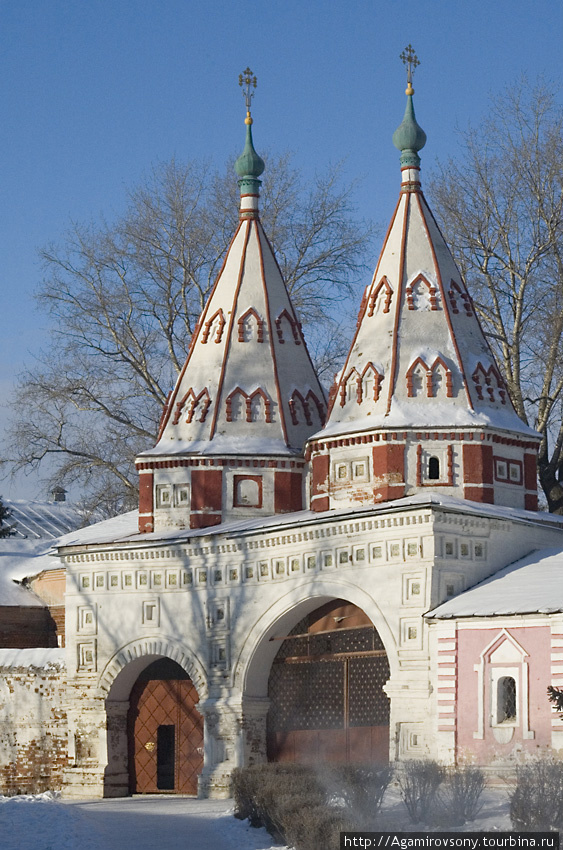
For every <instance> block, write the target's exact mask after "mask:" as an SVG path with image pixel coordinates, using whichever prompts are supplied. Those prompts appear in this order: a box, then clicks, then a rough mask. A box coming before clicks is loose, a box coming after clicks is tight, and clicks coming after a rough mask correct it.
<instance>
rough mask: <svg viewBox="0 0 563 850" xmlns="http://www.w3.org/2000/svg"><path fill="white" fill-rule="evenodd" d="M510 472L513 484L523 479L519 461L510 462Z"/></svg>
mask: <svg viewBox="0 0 563 850" xmlns="http://www.w3.org/2000/svg"><path fill="white" fill-rule="evenodd" d="M508 472H509V477H510V480H511V481H512V483H513V484H520V483H521V481H522V473H521V469H520V464H518V463H510V464H509V465H508Z"/></svg>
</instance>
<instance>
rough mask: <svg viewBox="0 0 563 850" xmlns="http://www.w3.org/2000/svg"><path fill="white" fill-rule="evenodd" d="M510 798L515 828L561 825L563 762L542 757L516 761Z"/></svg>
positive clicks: (558, 827) (562, 814)
mask: <svg viewBox="0 0 563 850" xmlns="http://www.w3.org/2000/svg"><path fill="white" fill-rule="evenodd" d="M509 799H510V820H511V821H512V826H513V828H514V829H519V830H523V829H533V830H549V829H563V762H560V761H555V760H554V759H551V758H543V759H536V760H535V761H531V762H528V763H527V764H523V765H519V766H518V767H517V768H516V783H515V785H514V788H513V790H512V792H511V793H510V795H509Z"/></svg>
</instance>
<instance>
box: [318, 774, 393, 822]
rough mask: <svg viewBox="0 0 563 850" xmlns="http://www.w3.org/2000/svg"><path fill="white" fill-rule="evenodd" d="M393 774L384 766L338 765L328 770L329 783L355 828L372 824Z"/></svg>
mask: <svg viewBox="0 0 563 850" xmlns="http://www.w3.org/2000/svg"><path fill="white" fill-rule="evenodd" d="M392 776H393V769H392V768H391V767H388V766H387V765H373V766H371V767H370V766H368V765H352V764H347V765H342V766H341V767H338V768H336V769H335V770H334V771H333V772H332V776H331V777H330V779H331V784H332V786H333V788H334V790H335V793H336V794H337V795H338V796H339V797H340V798H341V799H342V800H343V802H344V806H345V807H346V809H347V810H348V811H349V812H350V817H351V818H352V820H353V821H354V824H355V828H356V829H369V828H371V827H372V826H373V824H374V823H375V820H376V818H377V815H378V813H379V810H380V808H381V804H382V802H383V797H384V795H385V791H386V790H387V787H388V785H389V783H390V781H391V778H392Z"/></svg>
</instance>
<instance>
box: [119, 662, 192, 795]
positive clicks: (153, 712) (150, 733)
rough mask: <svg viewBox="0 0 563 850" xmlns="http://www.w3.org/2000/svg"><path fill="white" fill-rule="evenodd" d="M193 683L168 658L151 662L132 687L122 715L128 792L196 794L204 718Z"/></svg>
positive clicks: (183, 671) (178, 666)
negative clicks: (199, 708) (124, 732)
mask: <svg viewBox="0 0 563 850" xmlns="http://www.w3.org/2000/svg"><path fill="white" fill-rule="evenodd" d="M198 701H199V696H198V693H197V690H196V688H195V685H194V683H193V682H192V680H191V679H190V677H189V676H188V674H187V673H186V671H185V670H184V669H183V668H182V667H180V665H179V664H178V663H177V662H176V661H173V660H172V659H170V658H159V659H158V660H156V661H153V662H152V663H151V664H149V665H148V666H147V667H145V669H144V670H142V671H141V673H140V674H139V676H138V678H137V681H136V682H135V684H134V685H133V687H132V689H131V694H130V697H129V710H128V712H127V745H128V747H127V748H128V767H129V790H130V792H131V793H132V794H135V793H136V794H154V793H159V792H168V793H170V792H175V793H177V794H197V782H198V776H199V774H200V773H201V770H202V768H203V717H202V716H201V714H200V713H199V712H198V711H197V708H196V706H197V703H198Z"/></svg>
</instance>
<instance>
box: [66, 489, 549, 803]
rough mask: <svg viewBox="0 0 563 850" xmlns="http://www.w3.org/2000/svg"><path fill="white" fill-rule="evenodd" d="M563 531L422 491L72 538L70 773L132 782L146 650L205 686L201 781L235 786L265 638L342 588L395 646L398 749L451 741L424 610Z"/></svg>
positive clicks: (408, 751)
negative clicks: (213, 525)
mask: <svg viewBox="0 0 563 850" xmlns="http://www.w3.org/2000/svg"><path fill="white" fill-rule="evenodd" d="M562 539H563V532H562V531H561V530H559V529H558V528H552V527H550V526H549V525H548V524H546V523H545V522H542V521H541V519H539V518H538V521H537V523H535V524H534V523H532V522H529V523H528V522H523V521H517V520H516V519H510V518H504V517H503V516H502V515H500V516H497V517H494V516H491V515H487V513H486V511H485V513H484V514H483V515H479V509H478V508H476V509H475V513H474V514H472V513H468V512H467V511H466V512H465V513H462V512H458V511H456V510H452V509H446V508H444V507H439V506H426V507H424V506H421V507H410V508H409V507H404V508H402V509H397V508H395V509H393V510H383V509H379V510H377V509H375V508H373V509H371V510H366V511H362V512H361V514H360V513H358V514H357V515H356V516H355V517H354V516H350V515H349V514H348V515H347V516H345V517H343V518H342V519H339V518H338V517H335V516H334V515H330V514H329V515H319V516H318V517H315V518H310V517H309V518H307V519H306V520H301V522H300V523H299V524H295V523H294V524H293V525H292V526H289V525H287V524H285V525H284V523H283V521H280V523H279V524H278V525H277V527H272V526H270V527H268V528H267V527H265V528H263V529H262V530H256V531H255V532H250V531H249V532H246V533H245V532H238V533H236V534H233V535H231V536H228V535H225V534H221V533H220V532H218V531H214V530H213V529H207V530H206V531H205V532H204V533H196V534H192V537H191V539H184V540H181V539H177V540H176V541H175V542H170V543H165V542H163V541H158V540H157V541H149V540H147V541H146V543H144V542H143V543H144V545H143V544H135V545H134V546H133V545H129V546H126V545H123V546H119V547H115V548H114V549H113V550H109V549H108V550H107V551H102V549H103V547H98V549H97V550H96V548H95V547H90V548H89V549H87V550H82V551H81V552H79V551H77V550H74V551H71V550H67V554H66V563H67V569H68V576H67V597H66V601H67V636H66V637H67V663H68V677H69V723H70V726H71V734H70V740H71V742H79V743H78V747H79V751H80V753H79V758H74V762H73V763H75V764H76V765H77V768H76V770H79V771H80V773H76V772H75V774H74V776H75V778H76V777H78V776H80V778H81V781H88V782H89V783H90V787H89V793H92V792H93V789H94V788H95V787H97V788H98V789H99V793H101V791H102V786H103V783H104V782H105V783H106V793H125V790H124V789H125V785H126V770H127V765H126V733H125V726H124V719H123V718H124V716H125V713H126V710H127V708H126V707H127V700H128V695H129V691H130V688H131V686H132V685H133V683H134V681H135V679H136V678H137V676H138V674H139V672H140V671H141V669H142V668H143V667H144V666H146V664H148V663H150V661H152V660H154V658H156V657H159V656H162V655H166V656H169V657H172V658H174V659H175V660H177V661H178V662H179V663H180V664H181V665H182V666H183V667H184V668H185V669H186V670H187V671H188V673H189V674H190V676H191V677H192V679H193V681H194V683H195V685H196V687H197V689H198V693H199V695H200V703H199V708H200V710H201V711H202V713H203V715H204V717H205V720H206V727H205V767H204V773H203V777H202V780H201V788H202V790H203V791H205V792H206V793H216V794H221V793H226V789H227V787H228V775H229V773H230V771H231V770H232V768H233V767H234V766H236V765H239V764H243V763H247V762H248V761H251V760H254V761H258V760H261V759H264V758H265V736H264V728H265V723H264V720H265V716H266V712H267V708H268V700H267V684H268V675H269V670H270V666H271V662H272V660H273V658H274V656H275V653H276V652H277V649H278V648H279V642H277V641H272V640H270V638H272V637H280V636H283V635H286V634H288V632H289V631H290V629H291V628H293V626H294V625H296V623H298V622H299V620H301V619H302V617H303V616H305V614H306V613H308V612H310V611H312V610H315V609H316V608H318V607H319V606H320V605H322V604H324V603H325V602H326V601H328V600H330V599H336V598H344V599H346V600H348V601H350V602H352V603H354V604H356V605H358V606H359V607H360V608H362V609H363V610H364V611H365V612H366V614H367V615H368V616H369V617H370V618H371V620H372V622H373V623H374V625H375V626H376V628H377V629H378V632H379V634H380V636H381V638H382V640H383V643H384V645H385V648H386V650H387V655H388V659H389V664H390V669H391V676H390V679H389V682H388V683H387V686H386V690H387V693H388V695H389V696H390V698H391V730H390V756H391V758H392V759H396V758H405V757H413V756H417V755H420V756H422V755H440V754H441V755H444V754H446V755H447V749H448V748H447V746H446V750H444V749H443V748H442V749H441V750H440V753H438V752H437V749H436V723H435V718H434V716H433V715H432V712H431V711H429V698H430V695H431V693H432V690H433V687H434V683H433V680H432V672H431V662H432V659H431V653H430V649H429V645H428V626H427V625H426V623H425V622H424V620H423V614H424V613H425V612H426V611H428V610H430V609H431V608H432V607H434V606H435V605H437V604H438V603H439V602H441V601H443V600H445V599H446V598H447V596H448V595H456V594H457V593H459V592H461V591H462V590H463V589H465V588H466V587H469V586H471V585H473V584H475V583H476V582H478V581H480V580H482V579H483V578H485V577H487V576H488V575H490V574H492V573H494V572H495V571H497V570H498V569H500V568H501V567H503V566H505V565H506V564H508V563H510V562H511V561H513V560H515V559H516V558H518V557H522V556H523V555H525V554H527V553H529V552H530V550H532V549H534V548H536V547H537V548H540V547H545V546H549V545H557V544H558V543H559V544H560V543H561V541H562ZM106 700H107V702H106ZM108 707H109V710H110V712H111V713H112V717H113V721H112V723H110V728H109V730H108V732H107V735H109V737H110V738H111V740H110V747H109V766H108V744H107V735H106V725H107V720H106V709H107V708H108ZM119 718H121V719H119ZM112 724H113V725H112ZM83 738H84V740H82V739H83ZM116 742H117V743H116ZM106 768H107V769H106ZM86 776H87V777H90V778H89V779H87V780H85V779H84V777H86ZM69 782H71V784H72V781H71V780H69ZM74 784H76V785H77V786H78V785H79V784H80V783H78V782H76V783H74ZM110 787H111V789H112V790H111V792H110V791H108V790H107V789H108V788H110Z"/></svg>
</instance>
